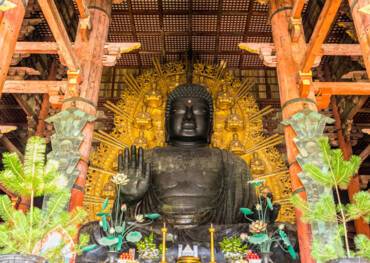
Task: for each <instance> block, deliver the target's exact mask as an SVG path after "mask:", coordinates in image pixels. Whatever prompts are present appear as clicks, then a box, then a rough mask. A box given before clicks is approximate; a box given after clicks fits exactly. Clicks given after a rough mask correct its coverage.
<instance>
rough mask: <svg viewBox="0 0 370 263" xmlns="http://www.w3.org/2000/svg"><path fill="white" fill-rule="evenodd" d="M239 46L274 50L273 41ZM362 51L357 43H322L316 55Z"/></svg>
mask: <svg viewBox="0 0 370 263" xmlns="http://www.w3.org/2000/svg"><path fill="white" fill-rule="evenodd" d="M239 48H240V49H243V50H245V51H248V52H250V53H254V54H261V51H262V50H266V49H271V50H272V51H275V45H274V44H273V43H247V42H242V43H240V44H239ZM361 55H362V51H361V48H360V45H359V44H323V45H322V47H321V49H320V51H319V53H318V56H361Z"/></svg>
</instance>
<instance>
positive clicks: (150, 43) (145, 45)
mask: <svg viewBox="0 0 370 263" xmlns="http://www.w3.org/2000/svg"><path fill="white" fill-rule="evenodd" d="M138 41H139V42H140V43H141V48H142V49H143V50H148V51H161V50H162V48H163V47H162V42H161V36H160V35H158V36H152V35H138Z"/></svg>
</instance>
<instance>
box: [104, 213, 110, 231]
mask: <svg viewBox="0 0 370 263" xmlns="http://www.w3.org/2000/svg"><path fill="white" fill-rule="evenodd" d="M102 221H103V230H104V231H108V228H109V224H108V220H107V217H106V216H102Z"/></svg>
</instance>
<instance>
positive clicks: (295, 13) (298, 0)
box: [292, 0, 306, 19]
mask: <svg viewBox="0 0 370 263" xmlns="http://www.w3.org/2000/svg"><path fill="white" fill-rule="evenodd" d="M305 2H306V1H305V0H295V1H294V5H293V10H292V18H293V19H301V15H302V10H303V7H304V3H305Z"/></svg>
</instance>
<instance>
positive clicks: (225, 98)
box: [216, 86, 234, 110]
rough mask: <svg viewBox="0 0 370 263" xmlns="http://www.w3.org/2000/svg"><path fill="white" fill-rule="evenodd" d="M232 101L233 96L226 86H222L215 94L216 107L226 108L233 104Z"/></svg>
mask: <svg viewBox="0 0 370 263" xmlns="http://www.w3.org/2000/svg"><path fill="white" fill-rule="evenodd" d="M233 101H234V98H233V96H232V95H231V94H230V92H228V90H227V88H226V86H222V88H221V91H220V92H219V93H218V94H217V99H216V107H217V108H218V109H220V110H228V109H230V108H231V106H232V105H233Z"/></svg>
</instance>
